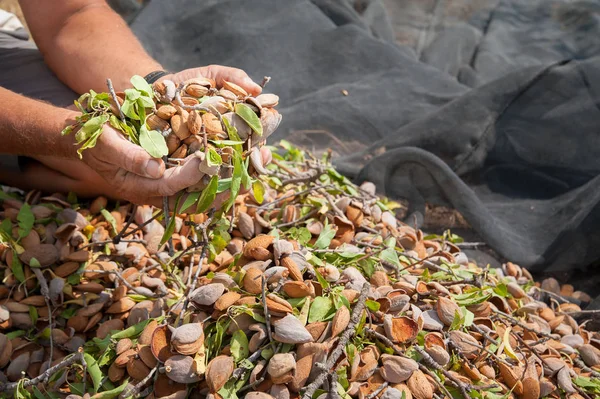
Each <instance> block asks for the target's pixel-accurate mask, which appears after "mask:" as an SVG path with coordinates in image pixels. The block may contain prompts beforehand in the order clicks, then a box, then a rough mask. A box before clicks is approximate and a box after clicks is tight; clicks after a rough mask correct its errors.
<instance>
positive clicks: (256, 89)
mask: <svg viewBox="0 0 600 399" xmlns="http://www.w3.org/2000/svg"><path fill="white" fill-rule="evenodd" d="M180 74H181V76H182V77H183V76H185V77H186V78H188V79H190V78H192V77H197V76H198V75H200V76H204V77H207V78H211V79H214V80H215V82H216V83H217V86H219V87H220V86H222V85H223V81H225V80H226V81H228V82H232V83H235V84H236V85H238V86H241V87H242V88H243V89H244V90H246V91H247V92H248V93H249V94H250V95H253V96H257V95H259V94H260V93H261V92H262V87H260V86H259V85H258V84H257V83H256V82H254V81H253V80H252V79H250V77H249V76H248V74H247V73H246V72H244V71H243V70H241V69H238V68H232V67H227V66H222V65H209V66H207V67H201V68H195V69H188V70H185V71H183V72H180ZM178 75H179V74H178ZM192 75H193V76H192Z"/></svg>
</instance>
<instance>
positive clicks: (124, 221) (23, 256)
mask: <svg viewBox="0 0 600 399" xmlns="http://www.w3.org/2000/svg"><path fill="white" fill-rule="evenodd" d="M261 180H262V182H263V187H266V189H265V191H264V193H263V194H262V195H261V196H262V197H263V198H260V199H257V198H256V195H255V193H254V191H253V190H250V191H249V192H247V193H245V194H242V195H239V196H237V198H236V199H235V204H234V206H233V207H232V209H231V211H230V212H228V213H227V214H222V215H220V214H217V213H215V212H213V211H209V212H206V213H198V214H178V215H173V216H175V217H174V218H173V220H174V225H173V234H172V236H171V238H172V242H173V250H174V253H173V254H172V255H170V254H169V253H168V252H167V251H166V249H165V245H164V244H161V238H162V237H163V236H164V234H165V224H164V220H161V215H162V214H161V212H160V211H155V210H153V209H152V208H151V207H146V206H133V205H131V204H118V205H115V204H113V203H108V202H107V201H106V199H104V198H97V199H95V200H94V201H93V202H91V203H80V202H78V200H77V198H75V197H74V196H62V195H59V194H54V195H51V196H41V195H40V193H39V192H29V193H26V194H20V193H16V192H9V191H5V192H1V195H0V198H1V200H2V207H3V210H4V211H3V222H2V223H1V225H0V236H1V238H2V239H1V242H2V244H1V250H0V252H1V258H0V259H1V268H2V272H3V282H4V284H3V285H2V286H0V297H1V298H2V299H1V300H0V301H1V302H0V329H1V331H2V333H1V334H0V370H1V373H0V392H4V395H5V396H7V397H9V396H12V395H13V394H14V395H16V396H17V397H23V398H64V397H66V398H69V399H75V398H81V397H86V398H90V397H91V398H96V399H99V398H104V399H106V398H116V397H119V398H133V397H142V398H170V399H175V398H178V399H179V398H181V399H182V398H188V397H189V398H204V397H209V398H224V399H227V398H242V397H244V398H248V399H270V398H276V399H288V398H300V397H302V398H304V399H309V398H320V399H325V398H329V397H333V398H360V399H373V398H381V399H402V398H404V399H411V398H415V399H432V398H465V399H466V398H487V399H499V398H521V399H536V398H569V399H576V398H595V397H599V395H600V379H598V377H599V376H600V374H599V372H600V334H598V333H597V332H592V331H588V330H587V329H586V326H585V323H579V322H578V320H580V319H579V318H578V317H579V316H581V315H582V314H583V315H585V312H583V311H581V309H580V307H579V306H578V305H577V304H574V303H571V302H569V301H567V300H566V299H565V298H564V297H563V296H562V295H561V294H560V287H558V288H556V289H555V287H553V286H552V284H550V283H546V284H545V286H544V287H542V285H541V284H538V283H535V282H534V281H533V279H532V278H531V275H530V274H529V273H528V272H527V270H525V269H523V268H521V267H519V266H517V265H515V264H512V263H506V264H505V265H503V267H502V268H501V269H492V268H489V267H486V266H485V265H476V264H474V263H473V262H470V261H469V259H468V258H467V256H466V255H465V253H464V252H463V251H462V250H461V248H462V246H463V244H461V243H460V242H459V241H460V240H459V239H458V238H457V237H456V236H454V235H451V234H445V235H443V236H425V235H424V234H423V232H421V231H419V230H416V229H414V228H413V227H411V226H409V225H406V224H403V223H401V222H399V221H398V220H397V219H396V218H395V216H394V208H395V207H396V206H397V204H395V203H394V202H391V201H388V200H386V199H384V198H381V197H378V196H377V195H376V194H375V187H374V186H373V185H372V184H370V183H364V184H363V185H361V186H360V187H358V186H356V185H354V184H352V183H351V182H350V181H348V180H347V179H346V178H344V177H343V176H341V175H339V174H338V173H337V172H336V171H335V170H334V169H333V168H332V167H331V165H330V163H329V159H328V158H327V156H325V157H323V158H322V159H317V158H315V157H313V156H312V155H311V154H310V153H307V152H304V151H302V150H300V149H298V148H295V147H293V146H291V145H289V144H288V143H285V142H283V143H281V147H278V151H276V152H274V160H273V164H272V165H269V166H268V167H267V171H266V172H265V174H264V176H263V177H261ZM570 293H572V292H570ZM572 294H573V293H572ZM573 296H577V297H579V298H581V299H584V297H585V295H584V294H582V293H578V294H577V295H575V294H573Z"/></svg>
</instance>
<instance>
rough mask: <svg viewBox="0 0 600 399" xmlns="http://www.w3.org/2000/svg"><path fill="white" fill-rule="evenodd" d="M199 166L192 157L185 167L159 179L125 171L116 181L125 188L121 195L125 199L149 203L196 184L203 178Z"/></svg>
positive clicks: (169, 170) (172, 169) (196, 159)
mask: <svg viewBox="0 0 600 399" xmlns="http://www.w3.org/2000/svg"><path fill="white" fill-rule="evenodd" d="M199 164H200V160H199V159H198V158H196V157H190V158H188V160H187V161H186V162H185V164H184V165H182V166H178V167H176V168H170V169H167V171H166V172H165V173H164V175H163V176H162V177H161V178H159V179H148V178H144V177H141V176H137V175H134V174H132V173H128V172H125V171H123V172H120V173H121V175H120V176H117V177H116V180H117V181H119V184H120V186H121V187H123V188H124V192H123V193H122V194H121V195H122V196H123V197H125V199H127V200H129V201H132V202H135V203H149V202H148V201H150V199H152V197H171V196H173V195H175V194H176V193H178V192H179V191H181V190H184V189H186V188H187V187H190V186H193V185H194V184H196V183H197V182H198V181H199V180H200V179H201V178H202V176H203V174H202V172H200V171H199V170H198V166H199ZM153 205H156V204H154V203H153Z"/></svg>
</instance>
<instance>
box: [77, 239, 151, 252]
mask: <svg viewBox="0 0 600 399" xmlns="http://www.w3.org/2000/svg"><path fill="white" fill-rule="evenodd" d="M119 242H135V243H138V244H143V245H146V241H145V240H119ZM114 243H115V242H114V240H105V241H96V242H90V243H89V244H85V245H82V246H81V247H78V248H77V249H79V250H82V249H85V248H89V247H94V246H96V245H106V244H114Z"/></svg>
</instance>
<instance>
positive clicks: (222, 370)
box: [206, 355, 234, 393]
mask: <svg viewBox="0 0 600 399" xmlns="http://www.w3.org/2000/svg"><path fill="white" fill-rule="evenodd" d="M233 368H234V363H233V358H232V357H231V356H223V355H221V356H217V357H215V358H214V359H212V360H211V361H210V362H209V363H208V366H207V367H206V383H207V385H208V388H209V390H210V392H213V393H214V392H218V391H219V390H220V389H221V388H223V386H224V385H225V383H226V382H227V380H228V379H229V377H231V374H233Z"/></svg>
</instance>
